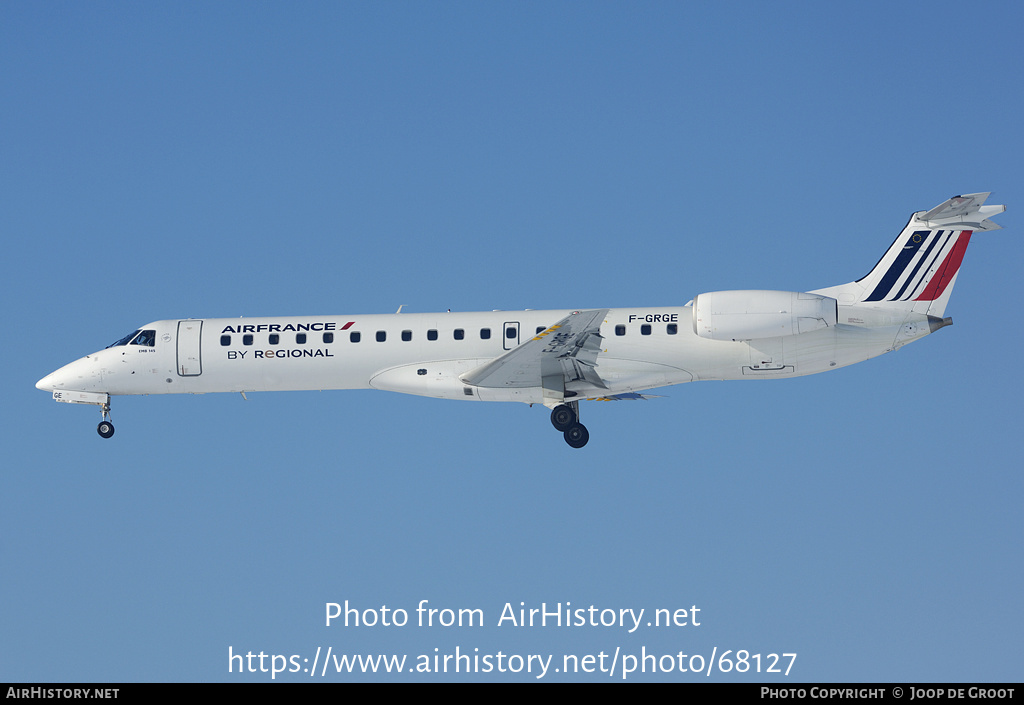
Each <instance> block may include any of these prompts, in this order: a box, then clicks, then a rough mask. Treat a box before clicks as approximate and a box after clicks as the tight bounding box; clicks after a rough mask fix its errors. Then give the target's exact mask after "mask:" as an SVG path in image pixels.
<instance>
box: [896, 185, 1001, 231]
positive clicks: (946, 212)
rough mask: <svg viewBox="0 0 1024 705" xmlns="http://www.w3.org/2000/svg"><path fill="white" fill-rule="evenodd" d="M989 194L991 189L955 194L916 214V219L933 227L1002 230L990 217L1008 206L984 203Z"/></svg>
mask: <svg viewBox="0 0 1024 705" xmlns="http://www.w3.org/2000/svg"><path fill="white" fill-rule="evenodd" d="M989 195H991V191H988V192H985V193H968V194H965V195H963V196H953V197H952V198H951V199H949V200H948V201H946V202H945V203H942V204H940V205H938V206H935V207H934V208H932V209H931V210H930V211H928V212H927V213H922V214H921V215H919V216H916V217H915V220H916V221H917V222H919V223H923V224H924V225H926V226H928V227H929V228H932V229H936V228H949V227H952V228H955V229H957V230H975V231H988V230H1000V229H1001V228H1002V226H1001V225H997V224H996V223H993V222H992V221H991V220H988V219H989V218H991V217H992V216H994V215H999V214H1000V213H1002V212H1003V211H1005V210H1006V206H986V205H983V204H984V203H985V199H987V198H988V197H989Z"/></svg>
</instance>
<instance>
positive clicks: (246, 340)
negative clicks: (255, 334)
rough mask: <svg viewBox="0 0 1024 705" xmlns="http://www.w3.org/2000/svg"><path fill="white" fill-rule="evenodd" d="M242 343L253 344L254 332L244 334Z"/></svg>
mask: <svg viewBox="0 0 1024 705" xmlns="http://www.w3.org/2000/svg"><path fill="white" fill-rule="evenodd" d="M242 345H252V333H246V334H245V335H243V336H242Z"/></svg>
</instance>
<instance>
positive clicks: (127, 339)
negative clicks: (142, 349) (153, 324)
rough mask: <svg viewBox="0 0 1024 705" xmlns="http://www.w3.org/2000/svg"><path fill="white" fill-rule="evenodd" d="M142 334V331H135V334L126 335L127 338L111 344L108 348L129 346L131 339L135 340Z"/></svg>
mask: <svg viewBox="0 0 1024 705" xmlns="http://www.w3.org/2000/svg"><path fill="white" fill-rule="evenodd" d="M141 332H142V331H140V330H137V331H135V332H133V333H129V334H128V335H126V336H125V337H123V338H121V339H120V340H119V341H117V342H116V343H111V344H110V345H108V346H107V347H108V348H116V347H117V346H118V345H127V344H128V343H129V342H130V341H131V339H132V338H134V337H135V336H137V335H138V334H139V333H141Z"/></svg>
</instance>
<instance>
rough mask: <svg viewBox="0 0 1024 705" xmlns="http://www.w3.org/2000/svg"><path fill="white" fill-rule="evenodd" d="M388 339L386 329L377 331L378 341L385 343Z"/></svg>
mask: <svg viewBox="0 0 1024 705" xmlns="http://www.w3.org/2000/svg"><path fill="white" fill-rule="evenodd" d="M387 339H388V334H387V333H386V332H385V331H382V330H379V331H377V342H378V343H383V342H384V341H385V340H387Z"/></svg>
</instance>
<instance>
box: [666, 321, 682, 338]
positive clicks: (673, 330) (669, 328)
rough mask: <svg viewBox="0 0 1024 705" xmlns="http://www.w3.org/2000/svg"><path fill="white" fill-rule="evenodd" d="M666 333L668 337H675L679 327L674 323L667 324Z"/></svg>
mask: <svg viewBox="0 0 1024 705" xmlns="http://www.w3.org/2000/svg"><path fill="white" fill-rule="evenodd" d="M666 332H667V333H668V334H669V335H675V334H676V333H678V332H679V325H678V324H676V323H669V324H668V326H667V327H666Z"/></svg>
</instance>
